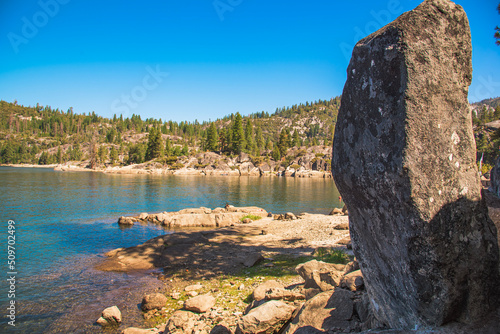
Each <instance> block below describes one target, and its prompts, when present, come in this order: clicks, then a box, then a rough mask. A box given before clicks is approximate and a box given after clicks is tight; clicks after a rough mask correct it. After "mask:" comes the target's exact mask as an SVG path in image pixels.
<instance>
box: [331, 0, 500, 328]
mask: <svg viewBox="0 0 500 334" xmlns="http://www.w3.org/2000/svg"><path fill="white" fill-rule="evenodd" d="M470 39H471V38H470V30H469V25H468V20H467V16H466V14H465V12H464V11H463V9H462V7H460V6H458V5H456V4H454V3H453V2H451V1H448V0H426V1H424V2H423V3H422V4H421V5H420V6H418V7H417V8H416V9H415V10H413V11H410V12H407V13H404V14H403V15H402V16H401V17H399V18H398V19H397V20H396V21H394V22H392V23H390V24H388V25H387V26H385V27H384V28H382V29H380V30H379V31H377V32H375V33H374V34H372V35H370V36H368V37H366V38H364V39H362V40H361V41H359V42H358V43H357V44H356V46H355V48H354V51H353V55H352V59H351V62H350V64H349V68H348V70H347V72H348V73H347V74H348V78H347V82H346V84H345V87H344V92H343V95H342V106H341V108H340V112H339V116H338V122H337V125H336V131H335V138H334V150H333V161H332V170H333V172H334V179H335V182H336V184H337V187H338V189H339V190H340V193H341V194H342V197H343V198H344V200H345V202H346V204H347V206H348V207H349V218H350V228H351V230H350V232H351V237H352V243H353V249H354V252H355V255H356V257H357V258H358V260H359V262H360V266H361V270H362V271H363V274H364V283H365V284H366V287H367V290H368V295H369V299H370V304H371V307H372V308H373V310H375V312H376V316H377V318H378V319H380V320H381V321H383V322H385V323H386V324H387V325H389V326H390V327H392V328H411V329H413V328H415V327H421V326H424V327H425V326H440V325H442V324H444V323H447V322H449V321H452V320H459V321H463V322H470V321H473V320H477V319H479V318H480V317H481V316H483V315H485V314H487V313H488V312H490V311H493V310H495V309H496V307H498V305H499V303H500V294H499V288H500V286H499V284H498V282H499V281H500V276H499V252H498V243H497V237H496V229H495V227H494V225H493V223H492V222H491V220H490V219H489V218H488V212H487V208H486V205H485V202H484V200H483V199H482V195H481V183H480V181H479V177H478V172H477V167H476V160H475V154H476V152H475V144H474V137H473V131H472V122H471V114H470V109H469V105H468V102H467V91H468V86H469V85H470V83H471V79H472V63H471V54H472V48H471V40H470ZM354 284H356V283H355V282H354Z"/></svg>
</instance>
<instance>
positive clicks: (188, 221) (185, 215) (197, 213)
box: [118, 205, 268, 227]
mask: <svg viewBox="0 0 500 334" xmlns="http://www.w3.org/2000/svg"><path fill="white" fill-rule="evenodd" d="M248 215H252V216H258V217H262V218H264V217H267V215H268V213H267V211H266V210H264V209H262V208H258V207H234V206H231V205H227V206H226V207H225V208H215V209H209V208H203V207H202V208H196V209H184V210H180V211H177V212H161V213H155V214H147V213H141V214H140V215H139V216H138V217H125V216H122V217H120V218H119V219H118V224H120V225H133V224H134V223H135V222H150V223H154V224H158V225H162V226H165V227H226V226H230V225H232V224H236V223H241V222H242V221H241V219H242V218H244V217H245V216H248ZM249 222H251V220H250V221H246V223H249Z"/></svg>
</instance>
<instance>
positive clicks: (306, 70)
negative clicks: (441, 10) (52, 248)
mask: <svg viewBox="0 0 500 334" xmlns="http://www.w3.org/2000/svg"><path fill="white" fill-rule="evenodd" d="M419 3H420V1H416V0H383V1H376V2H375V1H365V0H358V1H352V2H351V1H349V2H339V1H331V0H330V1H328V0H321V1H320V0H309V1H292V0H288V1H283V0H274V1H269V0H267V1H264V0H215V1H214V0H176V1H173V0H161V1H154V0H151V1H123V0H121V1H116V0H109V1H95V0H86V1H83V0H40V1H38V0H36V1H35V0H3V1H1V2H0V99H3V100H6V101H10V102H12V101H14V100H17V101H18V102H19V103H20V104H24V105H35V104H36V103H40V104H42V105H50V106H52V107H53V108H60V109H62V110H67V109H68V108H69V107H73V109H74V111H75V112H78V113H83V112H86V113H88V112H91V111H95V112H96V113H97V114H99V115H102V116H105V117H112V115H113V114H115V113H116V114H120V113H122V114H123V115H124V116H131V115H132V114H133V113H135V114H140V115H141V116H142V117H143V118H147V117H154V118H162V119H163V120H170V119H172V120H176V121H182V120H188V121H194V120H195V119H198V120H199V121H203V120H209V119H212V120H214V119H216V118H219V117H222V116H224V115H227V114H230V113H233V112H236V111H239V112H241V113H242V114H249V113H252V112H259V111H262V110H264V111H268V112H270V113H272V112H274V111H275V109H276V107H281V106H291V105H293V104H296V103H301V102H305V101H313V100H317V99H329V98H331V97H334V96H338V95H340V94H341V93H342V88H343V86H344V82H345V78H346V74H345V72H346V68H347V65H348V63H349V58H350V53H351V51H352V48H353V46H354V45H355V43H356V42H357V41H358V40H359V39H360V38H362V37H364V36H366V35H368V34H370V33H372V32H374V31H375V30H377V29H379V28H381V27H382V26H383V25H385V24H386V23H388V22H390V21H392V20H394V19H396V18H397V17H398V16H399V15H400V14H402V13H403V12H405V11H408V10H411V9H413V8H414V7H416V6H417V5H418V4H419ZM456 3H458V4H460V5H462V6H463V7H464V8H465V10H466V12H467V14H468V17H469V21H470V24H471V31H472V44H473V67H474V79H473V84H472V86H471V87H470V93H469V99H470V100H471V101H477V100H481V99H484V98H487V97H496V96H500V66H497V65H498V64H500V47H499V46H496V45H495V40H494V39H493V33H494V27H495V26H496V25H500V15H498V13H497V11H496V6H497V5H498V1H492V0H491V1H490V0H480V1H479V0H457V1H456Z"/></svg>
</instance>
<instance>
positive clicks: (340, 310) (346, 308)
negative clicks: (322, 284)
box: [284, 289, 354, 334]
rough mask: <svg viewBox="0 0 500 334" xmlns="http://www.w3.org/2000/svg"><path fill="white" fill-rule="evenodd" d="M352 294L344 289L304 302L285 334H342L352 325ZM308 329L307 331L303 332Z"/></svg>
mask: <svg viewBox="0 0 500 334" xmlns="http://www.w3.org/2000/svg"><path fill="white" fill-rule="evenodd" d="M352 298H353V293H352V292H350V291H347V290H344V289H335V290H332V291H326V292H322V293H320V294H318V295H316V296H314V297H313V298H312V299H310V300H308V301H307V302H305V304H304V305H303V306H302V308H301V309H300V311H299V312H298V314H297V315H296V316H295V318H294V319H293V320H292V322H291V323H290V324H289V325H288V327H287V328H286V330H285V331H284V333H285V334H293V333H326V332H328V331H329V330H331V329H333V328H337V329H340V330H339V332H343V331H342V330H345V329H347V328H349V327H351V325H352V324H353V322H352V321H350V320H351V318H352V315H353V310H354V303H353V301H352ZM306 329H308V331H305V330H306Z"/></svg>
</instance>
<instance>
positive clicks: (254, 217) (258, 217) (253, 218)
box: [240, 215, 262, 221]
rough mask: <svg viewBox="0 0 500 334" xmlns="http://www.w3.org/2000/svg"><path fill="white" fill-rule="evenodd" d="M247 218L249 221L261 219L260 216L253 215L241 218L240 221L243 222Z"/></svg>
mask: <svg viewBox="0 0 500 334" xmlns="http://www.w3.org/2000/svg"><path fill="white" fill-rule="evenodd" d="M247 218H250V219H251V220H259V219H262V217H261V216H255V215H246V216H245V217H243V218H241V219H240V221H243V220H245V219H247Z"/></svg>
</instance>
